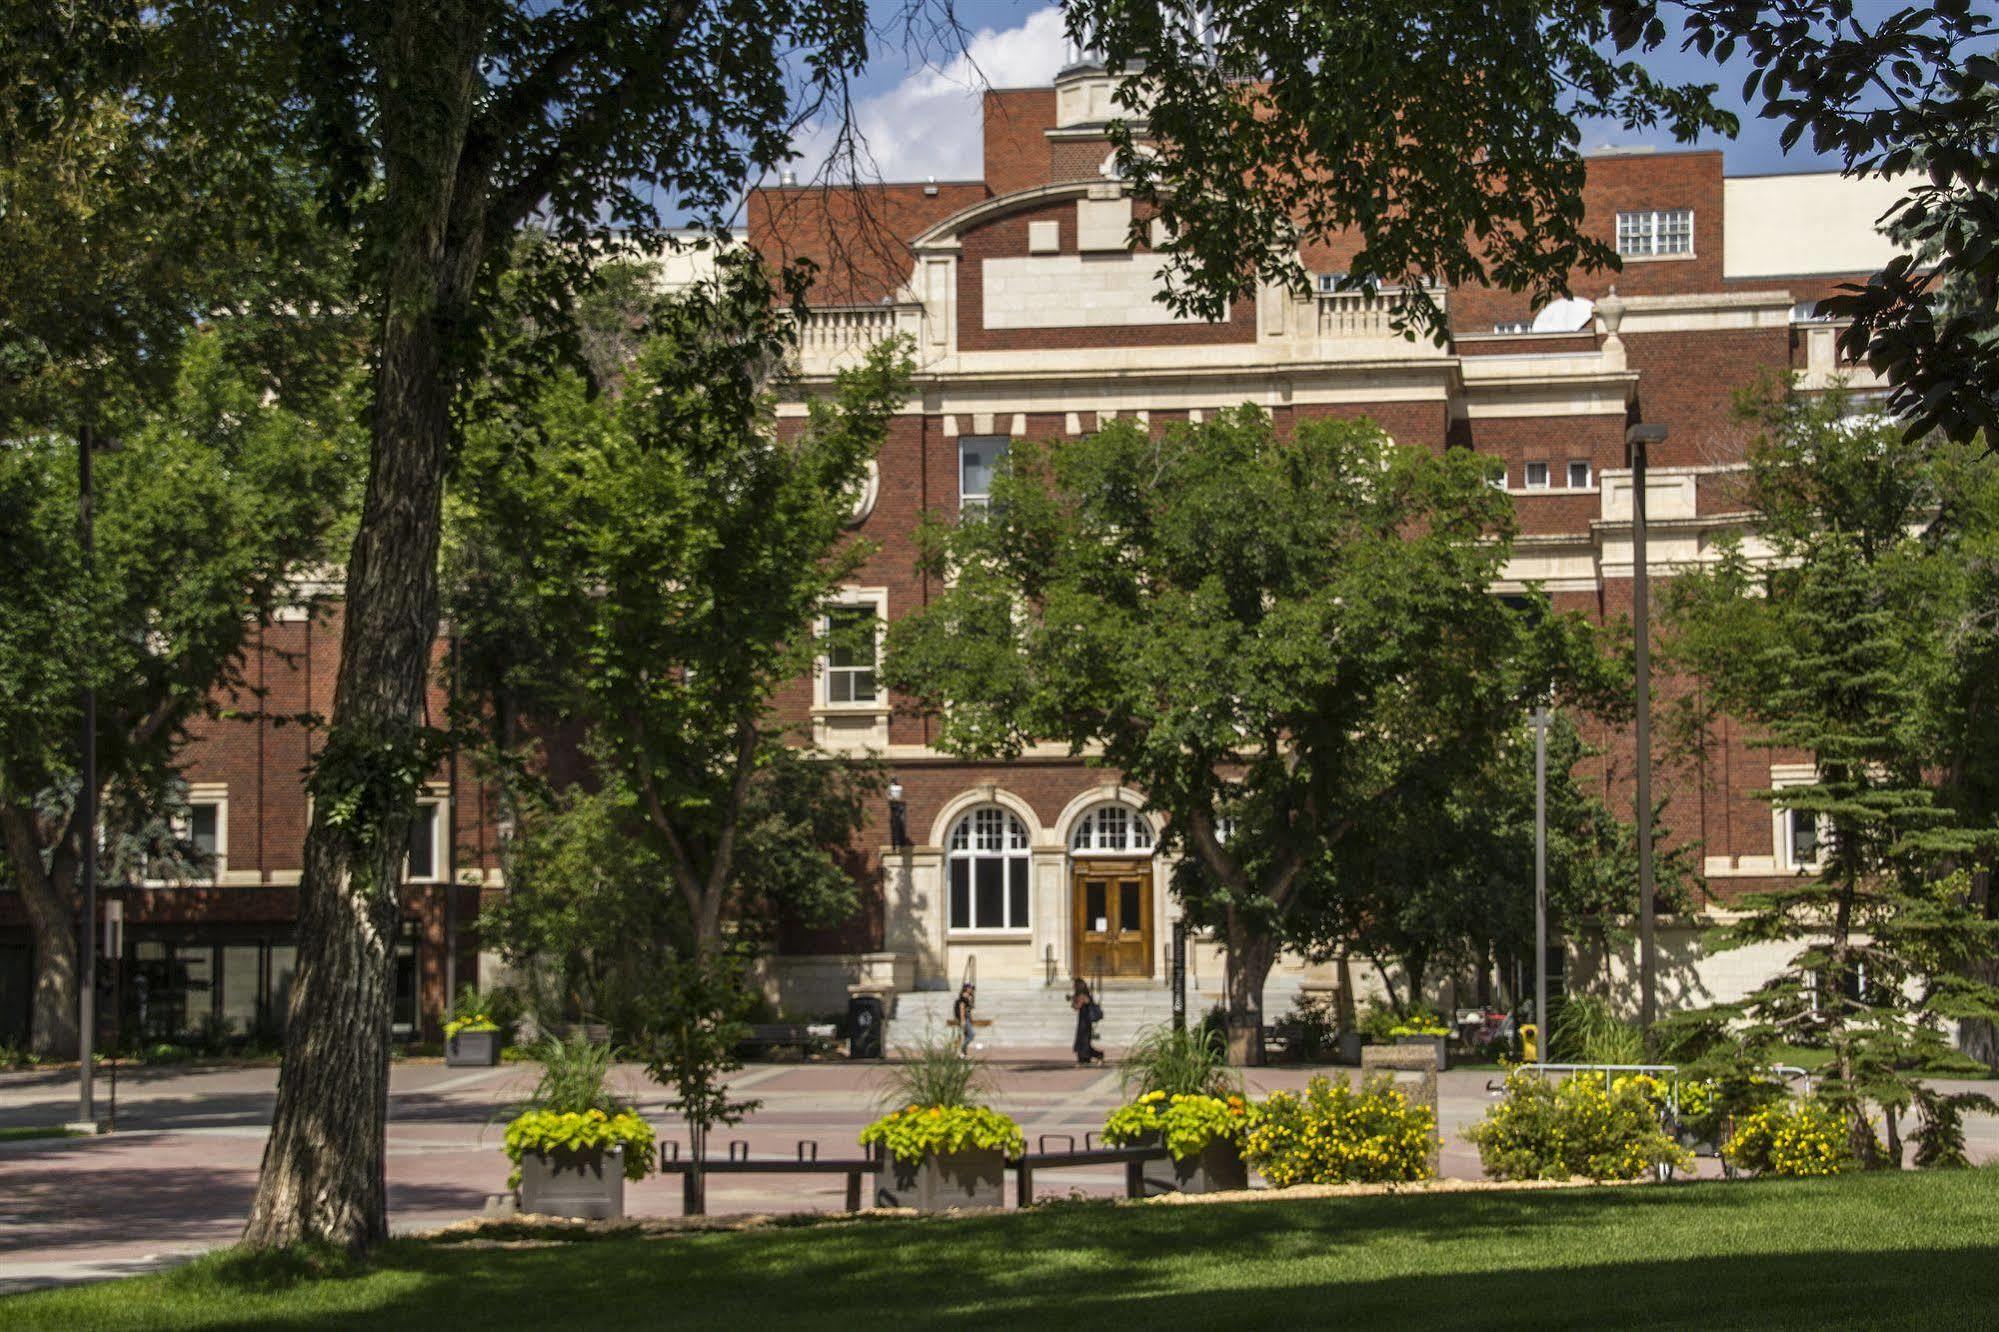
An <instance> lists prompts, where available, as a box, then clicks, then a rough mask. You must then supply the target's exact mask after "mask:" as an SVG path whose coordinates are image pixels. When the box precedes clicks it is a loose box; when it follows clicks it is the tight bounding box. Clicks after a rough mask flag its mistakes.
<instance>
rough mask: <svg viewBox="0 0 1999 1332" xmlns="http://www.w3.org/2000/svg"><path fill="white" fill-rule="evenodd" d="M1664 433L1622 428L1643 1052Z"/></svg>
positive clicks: (1650, 983)
mask: <svg viewBox="0 0 1999 1332" xmlns="http://www.w3.org/2000/svg"><path fill="white" fill-rule="evenodd" d="M1665 438H1666V427H1665V426H1664V425H1660V424H1657V423H1651V424H1646V425H1634V426H1631V427H1629V428H1627V429H1626V430H1625V432H1624V444H1625V448H1626V449H1627V450H1628V451H1629V453H1630V456H1631V618H1632V621H1633V624H1632V633H1633V635H1634V639H1635V641H1634V643H1633V649H1634V650H1633V653H1632V659H1633V665H1634V667H1635V670H1634V674H1635V675H1636V676H1637V677H1638V678H1637V682H1636V684H1635V685H1634V692H1635V694H1636V702H1637V705H1638V717H1637V722H1636V725H1635V726H1634V728H1633V729H1634V731H1635V732H1636V735H1635V739H1636V741H1637V747H1638V791H1637V799H1636V803H1637V806H1638V809H1637V814H1638V1025H1639V1027H1640V1028H1641V1029H1643V1031H1644V1033H1645V1053H1646V1055H1647V1056H1648V1057H1649V1056H1650V1055H1651V1054H1652V1053H1653V1052H1654V1050H1655V1049H1656V1038H1655V1036H1654V1035H1653V1031H1652V1023H1653V1020H1654V1019H1655V1018H1656V1017H1657V1016H1658V994H1657V984H1658V965H1659V951H1658V949H1659V946H1658V940H1657V939H1656V938H1654V930H1653V916H1654V915H1655V903H1654V900H1653V891H1652V624H1651V612H1652V607H1651V586H1650V584H1651V575H1650V573H1649V572H1648V570H1647V569H1646V567H1645V450H1646V448H1647V447H1648V446H1650V445H1653V444H1658V443H1661V442H1663V441H1664V440H1665Z"/></svg>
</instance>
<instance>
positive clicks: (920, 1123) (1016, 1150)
mask: <svg viewBox="0 0 1999 1332" xmlns="http://www.w3.org/2000/svg"><path fill="white" fill-rule="evenodd" d="M861 1146H863V1147H880V1148H881V1149H882V1150H883V1151H885V1152H887V1153H888V1154H889V1155H891V1156H893V1157H895V1159H896V1160H898V1161H909V1162H916V1161H921V1160H923V1159H924V1158H925V1157H930V1156H948V1155H951V1154H953V1153H956V1152H967V1151H974V1150H977V1151H999V1152H1004V1153H1005V1154H1006V1155H1008V1156H1010V1157H1011V1156H1018V1155H1020V1154H1021V1153H1022V1152H1024V1151H1026V1150H1027V1138H1026V1136H1025V1135H1024V1134H1022V1133H1021V1131H1020V1125H1018V1124H1016V1123H1014V1122H1013V1120H1011V1119H1009V1118H1007V1117H1006V1116H1005V1115H1003V1114H1001V1113H1000V1112H999V1111H997V1110H993V1109H989V1108H987V1107H986V1106H982V1105H919V1104H915V1103H912V1104H910V1105H907V1106H904V1107H903V1108H902V1109H900V1110H891V1111H889V1112H888V1113H887V1114H885V1115H883V1116H882V1117H881V1118H880V1119H877V1120H876V1121H875V1122H874V1123H872V1124H870V1125H868V1126H867V1127H866V1128H864V1129H862V1130H861Z"/></svg>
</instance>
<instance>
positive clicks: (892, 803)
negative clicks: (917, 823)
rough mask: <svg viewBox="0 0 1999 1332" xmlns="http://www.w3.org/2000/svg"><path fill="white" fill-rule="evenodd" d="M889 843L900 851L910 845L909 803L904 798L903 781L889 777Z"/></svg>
mask: <svg viewBox="0 0 1999 1332" xmlns="http://www.w3.org/2000/svg"><path fill="white" fill-rule="evenodd" d="M888 844H889V845H890V846H891V847H893V848H894V849H895V850H897V851H900V850H902V848H904V847H905V846H909V845H910V844H911V843H910V840H909V805H908V804H907V803H906V802H905V801H904V800H903V798H902V783H901V782H899V781H897V780H896V779H895V778H893V777H891V778H889V779H888Z"/></svg>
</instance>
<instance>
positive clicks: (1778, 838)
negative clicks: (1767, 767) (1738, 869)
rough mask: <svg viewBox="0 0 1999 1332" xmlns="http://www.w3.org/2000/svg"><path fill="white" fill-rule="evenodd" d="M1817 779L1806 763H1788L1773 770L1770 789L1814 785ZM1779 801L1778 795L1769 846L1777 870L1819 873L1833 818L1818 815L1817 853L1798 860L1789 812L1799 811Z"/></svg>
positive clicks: (1772, 814)
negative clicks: (1806, 858) (1779, 768)
mask: <svg viewBox="0 0 1999 1332" xmlns="http://www.w3.org/2000/svg"><path fill="white" fill-rule="evenodd" d="M1817 782H1818V774H1817V773H1815V772H1814V771H1812V769H1811V766H1810V765H1809V764H1803V765H1787V766H1786V767H1785V769H1784V770H1783V771H1781V772H1779V771H1776V770H1774V769H1773V770H1772V772H1771V774H1770V788H1771V789H1772V790H1773V791H1778V792H1781V791H1783V790H1784V789H1785V788H1786V787H1792V786H1813V785H1816V784H1817ZM1801 812H1802V811H1797V810H1793V809H1791V808H1790V807H1789V806H1788V805H1785V804H1784V803H1783V802H1782V798H1781V796H1780V797H1779V799H1778V800H1777V802H1776V803H1775V805H1774V806H1773V808H1772V809H1771V813H1770V818H1771V843H1770V845H1771V849H1772V850H1773V851H1774V852H1775V858H1776V862H1777V869H1778V871H1779V872H1780V873H1784V874H1818V873H1821V872H1822V871H1823V870H1824V867H1825V849H1826V847H1827V846H1828V845H1829V844H1830V843H1831V841H1832V820H1831V819H1830V818H1828V817H1826V816H1825V815H1823V814H1821V815H1819V817H1818V821H1817V828H1818V847H1817V854H1816V855H1815V856H1814V857H1813V858H1812V859H1811V860H1799V859H1798V856H1797V851H1796V846H1797V841H1796V835H1795V830H1794V828H1793V827H1792V815H1793V814H1796V813H1801Z"/></svg>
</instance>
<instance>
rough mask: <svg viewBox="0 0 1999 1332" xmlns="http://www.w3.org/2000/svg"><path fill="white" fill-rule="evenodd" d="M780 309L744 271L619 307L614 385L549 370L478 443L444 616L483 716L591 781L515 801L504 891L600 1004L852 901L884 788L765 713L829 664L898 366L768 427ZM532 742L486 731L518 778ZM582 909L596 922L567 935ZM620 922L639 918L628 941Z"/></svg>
mask: <svg viewBox="0 0 1999 1332" xmlns="http://www.w3.org/2000/svg"><path fill="white" fill-rule="evenodd" d="M771 298H772V290H771V283H770V275H769V274H768V272H767V271H766V270H765V269H763V268H762V267H761V266H760V265H759V264H757V263H756V262H755V261H754V260H753V259H751V258H748V257H734V258H730V259H726V260H724V261H722V263H721V266H720V271H719V274H718V276H717V277H716V279H715V280H714V281H713V282H711V283H703V284H698V285H696V286H695V287H693V288H690V289H689V290H687V291H685V292H682V293H680V294H679V295H677V296H676V297H675V298H673V299H671V300H668V301H664V302H656V303H651V304H647V303H644V302H642V301H640V300H639V298H638V297H637V296H636V295H633V294H630V293H628V295H627V298H626V299H627V300H629V301H631V302H633V303H634V304H635V306H636V308H633V309H631V310H630V311H629V314H630V316H631V318H632V319H633V320H635V321H636V324H637V327H638V328H639V329H640V330H642V336H641V335H639V334H634V333H633V332H632V331H631V330H630V329H626V330H624V331H623V336H622V339H613V340H612V342H611V350H610V352H607V354H614V353H615V352H617V351H629V352H630V354H631V359H630V360H629V361H628V362H626V363H623V364H620V365H615V366H612V365H609V364H607V365H605V366H604V367H601V373H603V374H605V375H607V376H608V375H611V374H613V373H615V374H616V375H617V376H618V378H617V379H616V380H615V384H616V389H617V391H616V392H615V393H603V394H593V393H592V391H591V387H592V386H591V384H590V383H589V382H588V381H587V380H586V378H585V377H584V375H583V374H582V372H580V371H573V370H572V371H567V372H563V373H558V374H555V375H552V376H550V377H549V379H548V381H547V383H546V384H545V385H544V386H543V388H542V390H541V391H540V392H539V393H538V394H537V395H536V396H535V397H533V398H532V399H531V400H529V401H527V402H525V403H521V404H509V405H507V407H506V409H505V410H501V411H496V412H495V413H494V414H492V415H491V416H490V417H488V418H486V419H484V420H482V421H480V422H479V423H478V424H476V425H475V426H474V427H473V428H472V429H471V431H470V436H469V438H468V443H467V453H466V459H465V464H464V469H465V474H466V492H465V499H464V502H463V503H462V504H461V505H460V506H459V507H458V508H457V509H455V510H454V534H453V540H452V554H451V558H450V567H451V569H452V571H453V578H454V582H453V588H452V591H451V592H450V594H449V600H450V601H451V603H452V604H454V605H456V604H460V603H462V604H463V605H464V606H465V608H466V610H467V624H466V627H467V634H468V637H467V640H466V644H467V646H466V655H465V662H466V665H467V667H468V669H469V670H470V672H471V681H470V682H471V685H472V688H473V689H474V690H475V691H476V692H477V693H479V694H480V695H482V696H485V697H488V698H490V699H491V700H492V703H493V709H494V715H495V716H496V717H500V716H504V717H510V718H515V719H517V720H518V719H523V718H525V719H528V720H532V719H534V718H537V717H540V718H544V719H562V720H567V721H573V722H578V723H581V724H582V726H583V727H585V728H587V731H588V734H589V737H590V738H589V743H588V756H589V758H590V759H591V762H592V765H593V767H594V768H595V769H596V771H597V772H598V773H599V774H600V781H601V785H600V788H599V789H600V793H599V794H597V795H594V796H589V797H582V796H576V797H564V798H563V800H561V801H554V800H550V799H547V798H534V797H531V796H527V795H523V796H521V797H520V798H519V809H520V822H521V826H522V827H523V829H524V830H527V837H528V841H527V842H526V843H524V847H526V849H525V850H524V851H523V852H522V853H521V855H520V857H519V860H520V863H519V864H518V865H515V866H510V870H511V871H513V872H512V874H511V875H510V881H512V882H514V883H516V884H517V885H518V889H517V895H518V894H519V893H525V894H526V895H527V896H528V898H529V900H528V901H527V902H526V903H524V904H523V905H522V906H521V907H519V908H509V910H511V911H513V913H514V916H515V919H514V922H513V923H514V924H515V925H517V926H519V927H520V928H519V929H518V930H517V931H514V932H513V937H514V939H515V940H516V946H517V947H520V948H521V949H522V950H523V952H524V953H528V952H532V953H537V954H540V955H543V956H546V957H547V958H548V960H549V961H550V962H551V963H552V964H553V965H554V966H555V967H556V968H557V969H558V971H560V972H561V973H563V974H564V975H566V976H568V977H571V978H574V979H578V980H582V981H588V982H589V983H590V988H594V989H598V990H605V989H616V988H618V987H619V982H616V981H614V980H607V979H606V977H607V976H609V975H610V974H611V972H612V971H613V970H614V969H616V968H620V967H622V968H623V969H625V970H629V969H630V968H631V967H632V966H634V965H641V966H642V965H644V964H645V961H646V957H647V956H663V955H664V954H665V953H666V952H667V951H668V950H669V948H670V946H671V943H670V939H671V936H672V935H674V934H676V933H678V934H680V935H681V936H682V937H683V938H684V939H686V940H687V941H688V942H689V943H691V945H692V946H694V947H697V948H699V949H702V950H709V949H713V948H714V947H716V946H718V945H719V944H720V942H721V940H722V935H723V932H724V923H725V922H726V923H727V926H728V929H729V931H730V932H731V933H732V934H733V935H734V936H735V937H738V938H763V937H767V936H768V935H769V934H770V932H771V931H772V930H773V929H774V926H775V921H776V918H777V916H778V915H779V914H780V913H784V914H786V915H787V916H789V917H790V918H791V919H794V920H797V921H799V922H800V923H803V924H806V925H822V924H830V923H834V922H836V921H839V920H842V919H845V918H846V917H847V916H849V915H851V914H852V912H853V910H854V908H855V904H856V899H855V897H854V881H853V875H852V873H851V872H850V869H849V867H848V866H847V865H845V864H844V863H843V862H842V860H841V855H842V853H844V852H845V850H846V849H847V847H848V846H849V845H850V843H851V841H852V838H853V836H854V834H855V833H856V832H857V831H858V830H859V829H860V828H861V827H862V826H863V823H864V820H865V817H866V811H867V808H868V806H869V804H870V803H871V802H872V800H873V799H874V798H875V797H876V796H877V795H878V793H879V789H880V784H881V775H880V772H879V770H878V768H877V767H876V766H875V765H873V764H871V763H868V762H866V761H856V760H842V761H838V762H834V761H828V760H827V757H826V756H825V755H822V754H819V753H817V752H815V751H812V750H810V749H809V747H801V745H800V743H799V742H800V741H801V739H802V737H801V736H799V735H797V734H796V733H795V731H794V728H791V727H788V726H787V725H785V724H783V723H782V722H780V721H779V720H778V719H777V717H776V715H775V706H774V704H775V699H776V696H777V694H778V691H779V690H781V689H783V688H784V687H786V686H787V685H789V684H791V683H792V682H793V681H795V680H796V679H797V678H798V677H799V676H801V675H805V674H808V673H810V672H811V671H812V670H813V669H814V661H815V658H816V657H817V656H818V655H819V654H820V652H821V651H822V650H823V647H824V645H823V644H822V643H821V642H820V640H819V639H818V638H817V637H816V636H815V635H814V633H812V632H811V629H812V626H813V625H814V623H815V621H816V620H817V618H818V617H819V616H820V615H821V613H822V612H823V610H824V609H825V607H826V605H827V604H828V602H829V601H830V600H831V599H832V598H833V597H834V596H835V595H836V594H837V593H838V590H839V589H840V587H841V586H842V585H843V584H844V583H846V582H847V581H849V579H850V575H851V574H852V572H853V570H855V569H856V568H857V567H859V564H860V562H861V561H862V560H863V559H865V558H866V557H867V555H868V554H869V551H870V549H871V548H870V547H869V546H868V545H867V544H866V543H862V542H856V541H853V540H852V539H851V538H850V535H849V533H848V531H847V524H848V522H849V520H850V518H851V512H852V502H851V498H850V496H851V492H852V491H853V490H854V489H855V488H856V487H857V486H858V485H859V484H860V483H861V481H862V480H863V479H864V477H865V475H866V471H867V467H868V464H869V462H870V461H871V460H872V458H873V457H874V454H875V452H876V450H877V449H878V448H879V446H880V444H881V441H882V439H883V438H884V436H885V435H886V432H887V429H888V421H889V418H890V415H891V414H892V412H893V411H894V410H895V408H896V407H897V406H898V405H899V403H900V402H901V401H902V398H903V397H904V395H905V394H906V392H907V388H908V382H909V362H908V359H907V355H906V349H905V348H903V347H902V346H901V345H899V344H889V345H885V346H883V347H881V348H879V349H877V350H876V351H875V353H874V354H872V355H871V356H870V357H869V358H868V359H867V360H866V361H865V362H864V363H863V364H862V365H861V366H859V367H857V368H855V369H853V370H850V371H848V372H846V373H845V374H843V375H842V376H840V378H839V381H838V383H837V384H836V386H835V389H834V392H833V393H832V394H831V395H830V396H829V397H827V398H825V399H822V400H816V401H815V405H814V406H813V408H812V409H811V412H810V415H809V417H808V419H807V420H806V421H805V422H804V423H803V428H802V429H799V430H793V429H791V428H790V426H789V425H787V426H786V428H784V429H782V430H780V429H778V428H777V427H776V423H775V422H774V419H773V412H774V402H775V398H774V390H775V387H776V384H777V382H778V381H779V379H780V378H781V377H782V375H783V373H784V369H783V367H784V364H785V362H786V360H787V358H788V357H789V355H790V353H791V350H792V347H791V339H792V336H793V334H792V330H791V326H790V324H789V322H788V319H787V317H786V315H785V313H784V311H783V310H782V309H780V308H778V307H777V306H775V305H774V304H773V302H772V299H771ZM606 322H607V323H609V324H611V325H613V326H615V324H616V322H617V321H616V320H608V321H606ZM519 731H520V728H519V727H518V726H517V725H515V726H513V727H512V728H511V731H509V729H508V728H502V729H501V731H500V732H498V733H496V734H495V735H494V740H495V742H496V747H497V748H498V750H499V751H500V753H499V754H498V755H497V756H496V762H497V763H498V765H499V766H500V767H501V769H502V771H504V772H507V773H508V774H509V781H510V782H511V783H512V784H513V785H514V786H516V787H521V786H524V785H525V783H524V782H523V781H522V780H521V779H520V778H519V777H517V776H515V775H514V774H515V773H516V772H517V770H518V769H519V768H520V767H522V766H524V763H523V760H522V758H521V756H520V753H519V749H520V745H521V740H520V734H519ZM568 814H574V815H575V816H576V818H577V819H578V820H579V827H577V828H575V829H573V830H551V831H552V834H553V837H554V839H555V842H556V845H555V846H554V847H553V848H551V849H550V850H548V851H547V852H545V853H544V852H537V851H535V850H533V849H532V844H533V842H534V840H535V838H536V836H537V834H536V833H535V832H534V831H533V830H532V829H529V828H528V825H529V824H530V823H531V822H532V821H534V820H536V819H538V818H541V819H546V818H548V817H550V816H563V815H568ZM612 830H615V831H612ZM607 832H610V833H611V835H614V836H618V837H624V838H636V839H638V841H639V842H640V843H641V845H639V846H636V847H632V848H629V849H626V850H623V851H620V852H618V853H616V854H615V855H614V856H612V857H611V858H610V859H609V860H606V861H604V862H603V865H604V866H605V867H606V868H610V869H612V870H614V871H615V872H614V873H611V874H605V873H601V872H598V869H597V868H596V866H595V865H594V864H593V858H591V857H589V856H578V855H577V854H575V853H576V852H577V851H579V850H580V849H581V848H582V847H583V846H585V845H588V844H592V843H600V842H601V841H602V838H603V836H604V835H605V834H606V833H607ZM551 861H553V862H554V863H550V862H551ZM544 877H545V878H546V879H547V883H546V885H545V887H544V886H543V885H542V883H541V882H540V880H541V879H542V878H544ZM662 880H663V881H665V882H666V883H668V884H670V885H671V887H672V890H673V897H674V899H675V901H674V902H673V903H672V904H671V906H670V907H669V905H668V904H666V903H662V902H660V901H659V900H658V898H659V894H658V893H657V891H656V885H657V883H658V882H660V881H662ZM543 892H546V893H547V894H548V896H549V899H550V900H549V902H548V904H547V907H546V909H544V907H543V906H542V905H541V904H539V903H537V902H535V901H534V900H533V899H534V897H535V895H537V894H540V893H543ZM631 895H636V900H628V899H629V898H630V897H631ZM584 901H588V902H590V903H591V904H592V905H593V906H594V907H596V908H599V909H602V910H603V911H604V915H603V917H602V918H600V919H599V920H598V921H595V922H584V923H580V926H581V927H580V928H565V927H564V926H565V918H570V917H573V914H574V912H575V909H576V907H577V906H578V905H579V904H580V903H582V902H584ZM669 911H670V912H671V913H672V914H671V915H669V914H667V913H668V912H669ZM620 924H622V925H624V926H636V927H637V930H636V933H635V934H633V935H631V936H630V938H631V942H630V943H629V944H628V945H620V944H618V942H617V941H618V940H619V938H620V935H619V934H618V933H615V932H614V931H615V930H616V929H617V928H618V926H619V925H620ZM607 945H609V946H608V947H607ZM621 954H623V955H624V956H620V955H621ZM633 954H638V955H637V956H635V955H633ZM574 988H576V989H579V990H581V989H583V988H584V986H583V985H582V984H578V985H576V986H575V987H574ZM617 997H618V999H619V1001H620V1002H622V1001H623V999H622V996H617Z"/></svg>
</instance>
